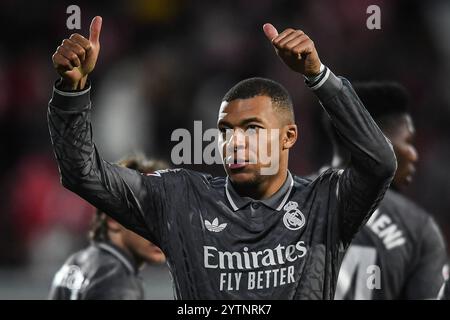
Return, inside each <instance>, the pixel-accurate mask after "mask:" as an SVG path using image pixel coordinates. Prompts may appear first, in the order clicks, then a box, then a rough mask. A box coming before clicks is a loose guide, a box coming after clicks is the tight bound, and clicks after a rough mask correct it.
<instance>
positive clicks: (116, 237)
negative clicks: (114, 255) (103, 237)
mask: <svg viewBox="0 0 450 320" xmlns="http://www.w3.org/2000/svg"><path fill="white" fill-rule="evenodd" d="M108 236H109V241H110V242H111V243H112V244H113V245H115V246H116V247H118V248H120V249H121V250H122V251H123V252H125V253H126V255H127V256H129V257H130V258H131V259H132V261H134V262H135V263H136V265H137V267H138V268H141V267H142V266H143V265H144V263H145V261H144V260H143V259H142V258H139V257H138V256H137V255H134V254H133V252H132V251H131V250H130V249H129V248H128V247H127V246H126V245H125V243H124V242H123V240H122V236H121V235H120V234H118V233H115V232H111V231H110V232H108Z"/></svg>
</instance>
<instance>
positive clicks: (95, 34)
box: [89, 16, 102, 45]
mask: <svg viewBox="0 0 450 320" xmlns="http://www.w3.org/2000/svg"><path fill="white" fill-rule="evenodd" d="M101 30H102V17H100V16H96V17H95V18H94V19H92V22H91V27H90V28H89V41H90V42H92V43H93V44H96V45H98V44H99V43H100V31H101Z"/></svg>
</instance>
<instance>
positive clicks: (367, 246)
mask: <svg viewBox="0 0 450 320" xmlns="http://www.w3.org/2000/svg"><path fill="white" fill-rule="evenodd" d="M446 261H447V254H446V248H445V243H444V239H443V237H442V234H441V232H440V230H439V228H438V226H437V225H436V223H435V222H434V220H433V218H432V217H431V216H430V215H428V214H427V213H426V212H425V211H423V210H422V209H421V208H419V207H418V206H417V205H415V204H414V203H413V202H411V201H410V200H408V199H407V198H405V197H404V196H402V195H400V194H399V193H397V192H395V191H393V190H388V191H387V192H386V195H385V197H384V199H383V200H382V201H381V203H380V207H379V208H378V209H377V210H376V211H375V213H374V214H373V215H372V217H371V218H370V220H369V221H368V222H367V224H366V225H365V226H364V227H363V228H362V229H361V231H360V232H358V233H357V234H356V236H355V239H354V240H353V242H352V244H351V245H350V247H349V249H348V251H347V253H346V256H345V258H344V261H343V263H342V266H341V270H340V274H339V281H338V286H337V290H336V299H374V300H386V299H389V300H391V299H435V298H436V296H437V294H438V292H439V289H440V288H441V286H442V284H443V282H444V276H443V271H444V266H445V265H446Z"/></svg>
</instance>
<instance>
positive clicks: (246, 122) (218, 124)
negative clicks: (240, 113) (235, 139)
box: [217, 117, 264, 128]
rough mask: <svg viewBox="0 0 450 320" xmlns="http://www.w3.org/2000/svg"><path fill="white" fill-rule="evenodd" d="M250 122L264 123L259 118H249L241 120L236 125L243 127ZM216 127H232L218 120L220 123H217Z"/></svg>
mask: <svg viewBox="0 0 450 320" xmlns="http://www.w3.org/2000/svg"><path fill="white" fill-rule="evenodd" d="M251 122H258V123H261V124H264V121H262V120H261V119H260V118H258V117H251V118H246V119H242V120H241V121H240V122H239V123H238V125H239V126H244V125H246V124H248V123H251ZM217 126H218V127H220V126H225V127H228V128H231V127H232V125H231V124H230V123H229V122H227V121H225V120H220V121H219V122H218V123H217Z"/></svg>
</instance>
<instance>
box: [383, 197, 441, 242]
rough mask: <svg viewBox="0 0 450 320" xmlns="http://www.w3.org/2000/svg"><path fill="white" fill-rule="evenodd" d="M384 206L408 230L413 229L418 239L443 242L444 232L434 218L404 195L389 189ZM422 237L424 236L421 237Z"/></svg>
mask: <svg viewBox="0 0 450 320" xmlns="http://www.w3.org/2000/svg"><path fill="white" fill-rule="evenodd" d="M382 206H383V207H384V208H385V209H386V210H387V211H389V212H390V213H391V214H395V215H397V216H398V219H400V220H401V221H402V222H403V224H404V225H405V226H407V227H408V229H411V230H412V231H413V232H414V233H415V234H416V236H417V238H418V239H422V240H423V241H433V239H435V240H436V241H438V242H443V237H442V232H441V230H440V228H439V226H438V224H437V223H436V221H435V220H434V218H433V216H432V215H431V214H429V213H428V212H427V211H425V209H423V208H422V207H420V206H419V205H417V204H416V203H414V202H413V201H412V200H410V199H408V198H407V197H405V196H404V195H402V194H400V193H398V192H396V191H394V190H391V189H389V190H388V191H387V192H386V195H385V197H384V200H383V202H382ZM420 235H422V236H421V237H420ZM419 237H420V238H419ZM441 238H442V240H441Z"/></svg>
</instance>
